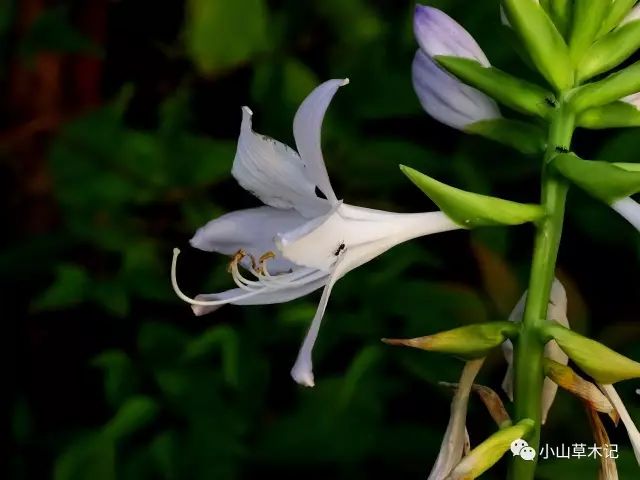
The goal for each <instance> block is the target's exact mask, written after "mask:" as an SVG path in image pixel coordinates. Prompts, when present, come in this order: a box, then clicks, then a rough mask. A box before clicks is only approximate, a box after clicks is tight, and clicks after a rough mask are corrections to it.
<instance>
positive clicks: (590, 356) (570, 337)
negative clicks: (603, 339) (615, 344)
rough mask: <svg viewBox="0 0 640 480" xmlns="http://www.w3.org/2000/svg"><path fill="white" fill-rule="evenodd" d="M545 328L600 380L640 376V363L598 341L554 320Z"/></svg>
mask: <svg viewBox="0 0 640 480" xmlns="http://www.w3.org/2000/svg"><path fill="white" fill-rule="evenodd" d="M542 331H543V333H544V334H545V336H546V337H548V339H549V340H550V339H555V341H556V342H557V343H558V345H560V348H562V350H563V351H564V352H565V353H566V354H567V355H568V356H569V358H570V359H571V360H573V361H574V362H575V363H576V364H577V365H578V366H579V367H580V368H581V369H582V370H583V371H584V372H586V373H587V374H588V375H590V376H591V377H593V378H594V379H595V380H596V381H597V382H598V383H607V384H608V383H616V382H619V381H621V380H629V379H630V378H638V377H640V363H638V362H636V361H634V360H631V359H630V358H628V357H625V356H624V355H621V354H619V353H617V352H615V351H613V350H611V349H610V348H609V347H607V346H605V345H603V344H601V343H599V342H596V341H595V340H591V339H590V338H587V337H583V336H582V335H580V334H578V333H575V332H573V331H572V330H569V329H568V328H565V327H563V326H561V325H559V324H558V323H555V322H553V323H550V324H548V325H545V326H543V327H542Z"/></svg>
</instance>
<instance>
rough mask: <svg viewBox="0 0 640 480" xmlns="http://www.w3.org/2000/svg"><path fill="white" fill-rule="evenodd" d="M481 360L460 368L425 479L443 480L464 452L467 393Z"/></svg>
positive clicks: (467, 436) (469, 390)
mask: <svg viewBox="0 0 640 480" xmlns="http://www.w3.org/2000/svg"><path fill="white" fill-rule="evenodd" d="M483 362H484V358H481V359H478V360H472V361H470V362H467V363H466V364H465V367H464V370H462V375H461V376H460V382H459V383H458V388H457V389H456V393H455V394H454V396H453V400H452V401H451V416H450V417H449V424H448V425H447V431H446V432H445V434H444V439H443V440H442V445H441V447H440V453H438V458H437V459H436V463H435V464H434V466H433V468H432V469H431V473H430V474H429V478H428V479H427V480H445V479H446V478H448V476H449V474H450V473H451V471H452V470H453V469H454V468H455V467H456V465H458V464H459V463H460V460H461V459H462V455H463V454H464V453H465V445H466V444H467V442H468V438H469V434H468V432H467V429H466V423H467V408H468V406H469V395H470V394H471V388H472V387H473V382H474V380H475V378H476V376H477V375H478V372H479V371H480V367H482V363H483Z"/></svg>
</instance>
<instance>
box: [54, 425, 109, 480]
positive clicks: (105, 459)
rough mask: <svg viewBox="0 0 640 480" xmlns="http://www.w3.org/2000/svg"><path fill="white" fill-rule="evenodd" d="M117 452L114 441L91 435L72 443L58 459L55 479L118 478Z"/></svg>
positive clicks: (94, 479)
mask: <svg viewBox="0 0 640 480" xmlns="http://www.w3.org/2000/svg"><path fill="white" fill-rule="evenodd" d="M115 456H116V452H115V445H114V443H113V441H111V440H110V439H108V438H105V437H103V436H102V435H96V434H94V435H90V436H88V437H86V438H82V439H80V440H79V441H77V442H75V443H74V444H73V445H71V446H70V447H69V448H67V450H65V452H64V453H63V454H62V455H61V456H60V457H59V458H58V459H57V460H56V464H55V467H54V473H53V478H54V480H86V479H87V478H90V479H91V480H116V478H117V477H116V459H115Z"/></svg>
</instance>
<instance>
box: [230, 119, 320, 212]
mask: <svg viewBox="0 0 640 480" xmlns="http://www.w3.org/2000/svg"><path fill="white" fill-rule="evenodd" d="M251 116H252V113H251V110H250V109H249V108H247V107H243V108H242V125H241V127H240V137H239V138H238V149H237V151H236V156H235V158H234V160H233V168H232V169H231V174H232V175H233V176H234V177H235V179H236V180H237V181H238V183H239V184H240V185H241V186H242V187H243V188H244V189H246V190H248V191H249V192H251V193H253V194H254V195H255V196H256V197H258V198H259V199H260V200H262V201H263V202H264V203H265V204H267V205H271V206H272V207H276V208H281V209H291V208H295V209H296V210H298V211H299V212H300V213H301V214H302V215H304V216H306V217H309V218H311V217H314V216H316V215H322V214H324V213H326V212H327V210H329V208H330V205H329V202H328V201H327V200H326V199H324V198H320V197H318V196H317V195H316V192H315V189H316V184H315V183H313V182H312V181H310V180H309V178H308V173H307V171H306V167H305V163H304V162H303V161H302V160H301V159H300V157H299V156H298V154H297V153H296V152H295V151H293V150H292V149H291V148H289V147H287V146H286V145H285V144H283V143H280V142H278V141H276V140H274V139H272V138H269V137H267V136H265V135H259V134H257V133H255V132H254V131H253V130H252V128H251Z"/></svg>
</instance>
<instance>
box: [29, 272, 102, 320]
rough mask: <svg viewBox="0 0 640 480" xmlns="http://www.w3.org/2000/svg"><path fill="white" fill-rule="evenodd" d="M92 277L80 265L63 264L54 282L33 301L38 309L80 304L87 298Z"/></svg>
mask: <svg viewBox="0 0 640 480" xmlns="http://www.w3.org/2000/svg"><path fill="white" fill-rule="evenodd" d="M90 283H91V279H90V278H89V274H88V273H87V271H86V270H85V269H84V268H83V267H80V266H78V265H72V264H61V265H59V266H58V267H57V269H56V278H55V280H54V282H53V284H52V285H51V286H50V287H49V288H48V289H47V290H45V291H44V292H43V293H42V294H41V295H40V296H38V297H37V298H36V299H35V300H34V301H33V303H32V305H31V306H32V308H33V309H34V310H36V311H41V310H58V309H62V308H69V307H72V306H74V305H78V304H79V303H82V302H83V301H85V300H86V299H87V296H88V294H89V286H90Z"/></svg>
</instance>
